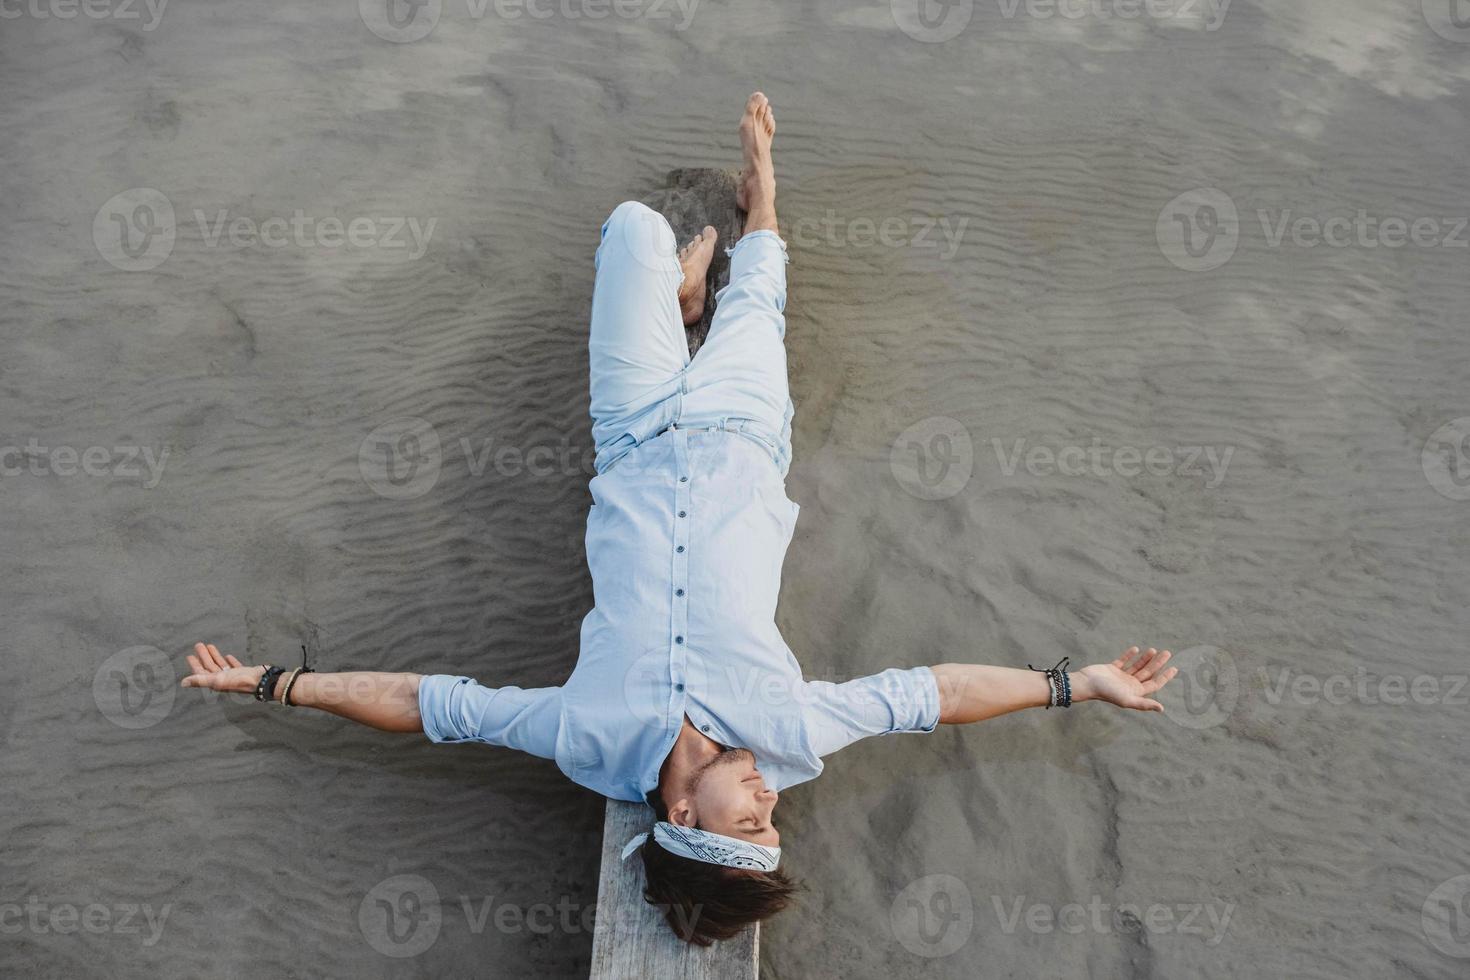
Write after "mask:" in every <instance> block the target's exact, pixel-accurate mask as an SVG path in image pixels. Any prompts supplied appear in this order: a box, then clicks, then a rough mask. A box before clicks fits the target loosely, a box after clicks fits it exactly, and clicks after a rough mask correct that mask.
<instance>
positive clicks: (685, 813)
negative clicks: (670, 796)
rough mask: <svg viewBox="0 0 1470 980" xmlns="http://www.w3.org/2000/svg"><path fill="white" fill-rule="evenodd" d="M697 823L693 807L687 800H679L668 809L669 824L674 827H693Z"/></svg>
mask: <svg viewBox="0 0 1470 980" xmlns="http://www.w3.org/2000/svg"><path fill="white" fill-rule="evenodd" d="M698 822H699V819H698V817H697V816H696V815H695V813H694V805H693V804H692V803H690V802H689V800H687V799H683V800H680V801H679V802H677V803H675V804H674V805H673V806H671V807H669V823H671V824H673V825H674V826H676V827H693V826H694V825H695V824H697V823H698Z"/></svg>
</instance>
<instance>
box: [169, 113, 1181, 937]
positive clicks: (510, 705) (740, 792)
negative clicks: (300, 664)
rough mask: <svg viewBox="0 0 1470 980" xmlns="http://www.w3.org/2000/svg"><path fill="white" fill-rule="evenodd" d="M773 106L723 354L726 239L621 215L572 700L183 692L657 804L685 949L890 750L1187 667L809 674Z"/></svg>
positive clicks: (607, 272) (523, 693)
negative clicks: (547, 764) (793, 643)
mask: <svg viewBox="0 0 1470 980" xmlns="http://www.w3.org/2000/svg"><path fill="white" fill-rule="evenodd" d="M775 132H776V119H775V114H774V112H773V111H772V108H771V105H770V102H769V100H767V98H766V97H765V96H764V95H762V94H761V93H759V92H757V93H755V94H754V95H752V96H751V97H750V99H749V101H748V102H747V103H746V105H745V112H744V115H743V117H742V118H741V120H740V144H741V148H742V151H743V154H744V168H743V171H742V181H741V186H740V188H739V190H738V192H737V198H738V203H739V205H740V207H741V209H742V210H743V211H745V213H746V215H747V217H746V221H745V227H744V231H743V234H742V235H741V237H740V239H739V241H737V242H736V243H735V245H734V247H733V248H730V249H728V250H727V253H728V254H729V257H730V281H729V285H727V286H726V287H725V288H724V289H722V290H721V291H720V292H719V294H718V295H717V296H716V297H715V298H716V307H715V314H714V319H713V320H712V322H711V324H710V330H709V335H708V338H707V339H706V341H705V343H704V345H703V346H702V347H701V348H700V349H699V351H698V353H697V354H696V355H694V356H693V357H691V356H690V355H689V350H688V346H687V343H686V340H685V335H684V326H685V324H686V323H692V322H694V321H695V320H697V319H698V318H699V317H700V316H701V314H702V312H703V310H704V305H705V296H704V292H705V273H706V270H707V269H708V267H709V263H710V260H711V258H712V257H713V255H714V249H715V244H716V233H715V229H714V228H712V227H706V228H705V229H704V230H703V232H702V233H701V234H700V235H698V236H697V237H695V239H694V240H693V241H691V242H690V243H688V245H686V246H685V247H684V248H683V249H681V250H678V251H676V250H675V247H674V246H675V241H674V233H673V231H672V229H671V228H670V227H669V225H668V223H667V222H666V221H665V220H664V219H663V217H662V216H660V215H659V214H657V213H656V212H654V211H652V210H650V209H648V208H646V207H644V206H643V205H641V204H638V203H636V202H631V201H629V202H625V203H623V204H620V205H618V207H617V208H616V209H615V210H614V211H613V213H612V215H611V216H610V217H609V218H608V220H607V222H606V223H605V224H604V225H603V226H602V241H601V244H600V245H599V247H598V249H597V257H596V266H597V275H596V283H595V286H594V291H593V300H592V323H591V329H590V340H589V346H590V350H591V395H592V398H591V402H592V419H593V426H592V434H593V440H594V442H595V443H596V450H597V475H596V476H595V477H594V478H593V480H592V482H591V490H592V499H593V506H592V509H591V512H590V513H589V515H588V517H587V563H588V565H589V566H590V570H591V573H592V582H593V592H594V608H593V609H592V611H591V612H589V613H588V614H587V617H586V619H584V620H583V622H582V636H581V650H580V653H579V655H578V659H577V666H576V668H575V669H574V670H573V671H572V675H571V677H569V678H568V679H567V681H566V683H565V684H563V685H562V686H560V687H548V688H537V689H530V690H527V689H522V688H518V687H512V686H502V687H485V686H482V685H481V684H479V683H478V682H476V681H474V680H472V679H470V678H468V677H458V676H450V675H443V674H435V675H427V676H425V675H419V674H400V673H374V672H349V673H325V674H319V673H314V672H312V671H310V670H306V669H304V668H301V669H296V670H287V669H284V668H281V667H276V666H270V665H260V666H253V667H247V666H244V665H243V664H242V663H241V662H240V661H239V660H238V659H236V658H235V657H233V656H228V655H221V653H220V652H219V650H218V649H217V648H216V647H215V646H213V645H210V644H203V643H201V644H197V645H196V646H195V648H194V650H195V652H194V653H193V654H192V655H190V656H189V658H188V660H189V666H190V668H191V671H192V673H191V674H190V676H188V677H186V678H185V679H184V681H183V686H185V687H202V688H210V689H213V690H217V691H235V692H239V693H246V694H250V693H253V694H254V695H255V696H256V698H257V699H258V700H262V701H267V700H270V701H277V702H281V703H283V704H286V705H290V706H299V707H312V708H319V709H322V710H324V711H328V712H331V713H332V714H336V715H340V716H341V717H343V718H349V719H351V720H353V721H356V722H360V723H362V724H364V725H368V726H370V727H373V728H377V729H380V730H382V731H387V732H423V733H424V734H425V735H427V736H428V737H429V738H430V739H432V740H433V741H435V742H486V743H489V744H491V745H503V746H507V747H510V748H513V749H519V750H521V751H523V752H528V753H531V754H532V755H537V756H541V757H543V758H546V759H554V760H555V761H556V764H557V765H558V766H559V767H560V768H561V770H562V772H564V773H565V774H566V775H567V776H568V777H570V778H571V779H572V780H574V781H576V782H577V783H579V784H581V785H583V786H586V787H588V788H590V789H593V790H596V791H597V792H599V793H601V794H603V795H604V796H607V797H609V798H611V799H615V800H632V801H638V800H643V801H646V802H647V803H648V804H649V805H650V806H651V807H652V808H653V810H654V812H655V814H656V816H657V822H656V823H655V824H654V828H653V833H652V836H651V837H648V836H646V835H640V836H639V837H637V838H635V839H634V840H632V841H629V842H628V847H627V850H626V851H625V852H624V857H628V856H630V855H631V854H632V852H633V851H634V850H636V851H637V852H638V853H639V854H640V856H641V858H642V861H643V868H644V872H645V878H646V881H647V890H646V894H645V897H646V898H647V900H648V901H649V902H651V903H653V904H655V905H657V906H659V907H660V908H662V909H664V910H665V914H666V917H667V919H668V922H669V924H670V926H671V927H672V928H673V930H674V931H675V933H677V934H678V935H679V937H680V938H681V939H683V940H686V941H688V942H691V943H697V944H699V945H708V944H709V943H710V942H712V941H714V940H720V939H728V938H730V937H732V936H734V935H736V934H737V933H738V932H739V931H740V930H741V929H742V928H744V927H745V926H747V925H749V924H750V923H752V922H756V921H758V920H760V919H764V918H767V917H768V916H771V915H773V914H775V913H776V912H778V911H780V910H781V909H782V908H784V907H785V906H786V905H787V903H788V902H789V901H790V898H791V895H792V892H793V890H794V886H793V883H792V882H791V880H790V879H789V878H788V877H787V876H786V874H785V872H784V871H782V870H781V869H780V867H779V865H780V860H781V835H780V833H778V832H777V830H776V825H775V819H774V817H775V810H776V802H777V800H778V799H779V792H778V791H780V790H782V789H785V788H786V787H788V786H793V785H795V784H797V783H801V782H804V781H806V780H809V779H813V778H815V777H816V776H817V775H819V774H820V773H821V771H822V757H823V756H826V755H830V754H831V753H833V752H836V751H837V750H838V749H840V748H843V747H844V746H847V745H850V744H852V743H853V742H855V741H857V740H858V739H861V738H865V737H867V736H870V735H883V734H888V733H891V732H930V731H933V730H934V728H935V726H936V725H939V724H948V725H963V724H969V723H971V722H977V721H984V720H985V719H987V718H995V717H997V716H999V715H1003V714H1007V713H1009V712H1012V711H1017V710H1019V709H1021V708H1033V707H1051V706H1053V705H1056V706H1059V707H1067V706H1070V705H1073V704H1077V703H1080V702H1083V701H1106V702H1108V703H1110V704H1114V705H1118V706H1119V707H1123V708H1132V709H1136V710H1139V711H1161V710H1162V706H1161V705H1160V704H1159V703H1158V702H1157V701H1155V700H1152V698H1151V695H1153V694H1154V693H1155V692H1156V691H1158V690H1159V689H1160V688H1161V687H1163V686H1164V685H1165V684H1166V683H1168V681H1169V680H1170V679H1171V678H1172V677H1173V676H1174V674H1175V673H1176V671H1175V670H1174V669H1173V668H1167V669H1166V667H1165V664H1166V663H1167V662H1168V660H1169V651H1167V650H1165V651H1162V652H1160V651H1157V650H1154V649H1148V650H1142V651H1141V650H1139V648H1137V647H1130V648H1129V649H1128V650H1126V651H1125V652H1124V653H1123V655H1122V656H1120V657H1119V658H1118V659H1117V660H1114V661H1113V662H1111V663H1103V664H1093V665H1091V666H1088V667H1083V668H1082V669H1081V670H1079V671H1076V672H1075V673H1070V672H1068V671H1067V669H1066V666H1067V665H1066V661H1063V662H1062V663H1060V664H1058V665H1057V666H1055V667H1053V668H1050V669H1046V670H1035V669H1025V670H1022V669H1016V668H1010V667H991V666H984V665H979V664H958V663H947V664H937V665H934V666H920V667H911V668H907V669H904V668H898V667H895V668H892V669H889V670H885V671H883V672H882V673H879V674H875V675H873V676H871V677H861V678H858V679H856V680H850V681H847V682H845V683H841V684H837V683H831V682H828V681H807V680H803V678H802V675H801V666H800V665H799V664H798V663H797V661H796V658H795V657H794V656H793V655H792V653H791V651H790V650H789V649H788V648H787V646H786V644H785V642H784V641H783V640H782V639H781V634H780V632H779V631H778V630H777V628H776V624H775V613H776V599H777V593H778V592H779V589H780V575H781V565H782V561H783V559H784V556H785V553H786V548H787V545H788V544H789V543H790V541H791V534H792V530H793V528H794V527H795V525H796V518H797V511H798V508H797V506H796V504H794V503H792V502H791V501H790V500H789V499H788V498H787V496H786V490H785V476H786V472H787V469H788V467H789V465H790V461H791V441H790V440H791V419H792V415H793V411H794V410H793V407H792V404H791V399H790V396H789V393H788V390H787V382H786V351H785V347H784V338H785V329H786V325H785V320H784V318H783V315H782V311H783V309H784V307H785V303H786V261H787V259H786V246H785V243H784V242H783V241H782V240H781V238H780V237H779V235H778V233H777V224H776V180H775V170H774V167H773V165H772V161H771V142H772V138H773V137H774V135H775Z"/></svg>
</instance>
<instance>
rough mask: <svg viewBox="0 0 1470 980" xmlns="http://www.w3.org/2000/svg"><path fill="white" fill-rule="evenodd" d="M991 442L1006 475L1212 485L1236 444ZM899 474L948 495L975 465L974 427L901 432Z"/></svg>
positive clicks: (914, 486) (933, 425) (932, 424)
mask: <svg viewBox="0 0 1470 980" xmlns="http://www.w3.org/2000/svg"><path fill="white" fill-rule="evenodd" d="M990 444H991V448H992V449H993V450H994V452H995V461H996V464H997V465H998V467H999V469H1000V472H1001V474H1002V475H1003V476H1005V477H1006V478H1008V479H1009V478H1011V477H1014V476H1015V475H1016V474H1017V473H1018V472H1021V471H1023V470H1024V472H1026V473H1027V474H1028V475H1030V476H1037V477H1051V476H1065V477H1096V478H1098V479H1107V478H1111V477H1122V478H1124V479H1133V478H1135V477H1139V476H1143V475H1144V474H1147V475H1149V476H1157V477H1167V476H1179V477H1186V478H1189V479H1198V480H1200V481H1202V485H1203V486H1204V488H1205V489H1206V490H1215V489H1218V488H1219V486H1220V485H1221V484H1222V483H1224V482H1225V474H1226V472H1227V471H1228V470H1229V468H1230V460H1231V459H1232V458H1234V456H1235V447H1234V446H1205V445H1199V446H1109V445H1106V444H1104V443H1103V441H1102V440H1101V439H1100V438H1098V437H1096V436H1094V437H1093V438H1092V441H1091V442H1090V443H1089V444H1087V445H1083V444H1081V443H1073V444H1069V445H1061V446H1048V445H1032V444H1030V443H1029V442H1028V441H1027V440H1026V439H1024V438H1019V439H1012V440H1011V441H1010V444H1009V445H1007V444H1006V442H1005V440H1003V439H1000V438H993V439H991V440H990ZM888 463H889V468H890V469H892V471H893V476H894V479H896V480H897V481H898V483H899V486H901V487H903V488H904V489H905V490H907V491H908V492H909V493H911V494H913V495H914V496H915V497H918V498H919V499H921V500H943V499H945V498H947V497H953V496H954V495H955V494H957V493H959V492H960V491H961V490H963V489H964V488H965V485H966V484H967V483H969V480H970V477H971V476H972V475H973V474H974V468H975V446H974V441H973V440H972V439H971V437H970V432H969V430H968V429H967V428H966V427H965V425H964V424H963V423H961V422H959V421H957V420H956V419H952V418H949V417H947V416H935V417H932V418H927V419H921V420H920V421H918V422H915V423H914V424H913V425H911V426H909V427H908V428H907V429H905V430H904V431H903V432H901V433H900V434H899V436H898V438H897V439H895V440H894V442H893V447H892V448H891V449H890V450H889V456H888Z"/></svg>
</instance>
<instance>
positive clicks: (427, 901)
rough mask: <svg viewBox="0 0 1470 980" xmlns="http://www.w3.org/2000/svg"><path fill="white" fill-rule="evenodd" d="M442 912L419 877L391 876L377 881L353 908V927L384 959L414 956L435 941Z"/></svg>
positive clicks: (432, 890) (430, 886) (434, 891)
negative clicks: (354, 919) (354, 924)
mask: <svg viewBox="0 0 1470 980" xmlns="http://www.w3.org/2000/svg"><path fill="white" fill-rule="evenodd" d="M443 920H444V912H443V910H442V909H441V908H440V907H439V890H438V889H437V888H435V887H434V883H433V882H432V881H430V880H429V879H427V878H424V877H422V876H421V875H414V874H405V875H395V876H394V877H392V878H388V879H385V880H383V881H380V882H378V883H377V884H376V885H374V886H373V887H372V890H370V891H369V892H368V893H367V894H366V895H364V896H363V898H362V903H361V904H360V905H358V907H357V928H358V929H359V930H360V931H361V932H362V938H364V939H366V940H367V942H368V945H369V946H371V947H372V948H373V949H375V950H377V951H378V952H380V953H382V954H383V955H384V956H391V957H393V958H394V959H406V958H408V957H410V956H418V955H419V954H420V953H422V952H424V951H425V950H427V949H428V948H429V947H430V946H433V945H434V943H435V942H436V941H437V940H438V939H439V929H440V927H441V926H442V925H443Z"/></svg>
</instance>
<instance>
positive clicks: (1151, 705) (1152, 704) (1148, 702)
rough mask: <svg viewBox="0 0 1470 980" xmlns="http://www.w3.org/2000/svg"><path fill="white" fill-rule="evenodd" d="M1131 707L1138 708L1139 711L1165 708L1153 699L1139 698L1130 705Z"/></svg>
mask: <svg viewBox="0 0 1470 980" xmlns="http://www.w3.org/2000/svg"><path fill="white" fill-rule="evenodd" d="M1130 707H1134V708H1137V709H1138V710H1139V711H1163V710H1164V706H1163V705H1162V704H1159V702H1157V701H1154V700H1153V699H1151V698H1138V699H1137V700H1136V701H1135V702H1134V703H1133V704H1132V705H1130Z"/></svg>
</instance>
